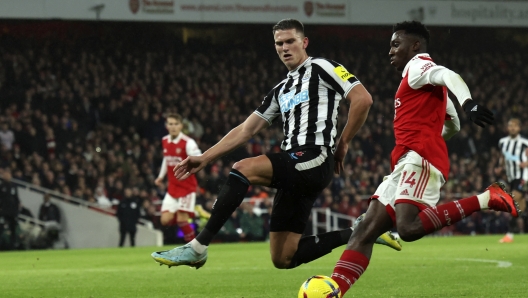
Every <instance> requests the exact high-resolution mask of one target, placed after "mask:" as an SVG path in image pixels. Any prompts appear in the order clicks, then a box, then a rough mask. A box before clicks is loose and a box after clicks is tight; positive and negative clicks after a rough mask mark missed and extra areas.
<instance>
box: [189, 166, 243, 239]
mask: <svg viewBox="0 0 528 298" xmlns="http://www.w3.org/2000/svg"><path fill="white" fill-rule="evenodd" d="M249 185H250V183H249V180H248V179H247V178H246V177H245V176H244V175H243V174H242V173H240V172H239V171H237V170H235V169H231V173H229V177H228V178H227V181H226V183H225V184H224V186H223V187H222V189H220V193H219V194H218V198H217V199H216V201H215V202H214V204H213V210H212V212H211V218H210V219H209V221H208V222H207V224H206V225H205V228H204V229H203V230H202V231H201V232H200V234H198V236H196V240H197V241H198V242H200V244H203V245H209V244H210V243H211V240H213V237H214V236H215V235H216V234H217V233H218V231H220V229H221V228H222V226H224V224H225V222H226V221H227V220H228V219H229V217H230V216H231V214H232V213H233V212H234V211H235V210H236V208H238V206H240V203H242V201H243V200H244V197H245V196H246V193H247V191H248V188H249Z"/></svg>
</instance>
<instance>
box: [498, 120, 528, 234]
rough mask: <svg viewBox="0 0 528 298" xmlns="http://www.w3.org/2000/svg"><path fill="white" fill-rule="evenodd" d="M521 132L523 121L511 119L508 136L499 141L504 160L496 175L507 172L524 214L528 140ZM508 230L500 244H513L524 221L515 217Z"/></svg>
mask: <svg viewBox="0 0 528 298" xmlns="http://www.w3.org/2000/svg"><path fill="white" fill-rule="evenodd" d="M520 132H521V121H520V120H519V119H517V118H512V119H510V121H508V136H507V137H504V138H502V139H500V140H499V149H500V150H501V152H502V158H501V159H500V166H499V167H498V168H497V169H495V171H496V174H500V173H501V172H502V171H503V170H504V172H506V177H507V179H508V182H509V183H510V191H511V192H512V194H513V198H514V199H515V201H516V202H517V203H518V204H519V208H520V209H521V213H524V211H525V209H526V199H525V198H524V193H525V186H526V185H525V184H526V182H527V181H528V156H527V155H528V139H526V138H524V137H522V136H521V135H520ZM508 230H509V231H508V233H506V235H504V237H502V239H500V240H499V242H501V243H508V242H513V233H514V232H516V231H518V232H519V233H523V232H524V219H523V218H522V217H518V218H515V217H513V218H512V219H511V221H510V225H509V227H508Z"/></svg>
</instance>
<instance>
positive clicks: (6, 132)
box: [0, 122, 15, 150]
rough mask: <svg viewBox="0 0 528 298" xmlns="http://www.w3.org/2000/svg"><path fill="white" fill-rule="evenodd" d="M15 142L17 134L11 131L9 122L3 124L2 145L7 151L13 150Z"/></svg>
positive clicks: (0, 133)
mask: <svg viewBox="0 0 528 298" xmlns="http://www.w3.org/2000/svg"><path fill="white" fill-rule="evenodd" d="M14 142H15V134H14V133H13V131H12V130H10V129H9V126H8V125H7V122H3V123H2V124H1V125H0V143H1V145H4V146H5V148H6V149H7V150H11V149H12V148H13V143H14Z"/></svg>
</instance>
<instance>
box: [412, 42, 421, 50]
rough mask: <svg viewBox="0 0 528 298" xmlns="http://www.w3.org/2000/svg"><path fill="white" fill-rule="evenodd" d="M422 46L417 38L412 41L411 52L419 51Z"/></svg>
mask: <svg viewBox="0 0 528 298" xmlns="http://www.w3.org/2000/svg"><path fill="white" fill-rule="evenodd" d="M421 48H422V43H421V42H420V40H419V39H417V40H416V41H415V42H414V43H413V46H412V50H413V52H418V51H420V50H421Z"/></svg>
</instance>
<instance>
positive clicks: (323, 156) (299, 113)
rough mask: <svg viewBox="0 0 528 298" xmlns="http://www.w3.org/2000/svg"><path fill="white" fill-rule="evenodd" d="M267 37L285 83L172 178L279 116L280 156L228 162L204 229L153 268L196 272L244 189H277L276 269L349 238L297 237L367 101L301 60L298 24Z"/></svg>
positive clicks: (337, 75)
mask: <svg viewBox="0 0 528 298" xmlns="http://www.w3.org/2000/svg"><path fill="white" fill-rule="evenodd" d="M273 37H274V44H275V50H276V51H277V54H278V55H279V58H280V59H281V61H282V62H283V63H284V65H285V66H286V68H287V69H288V71H289V72H288V73H287V75H286V78H285V79H284V80H283V81H282V82H280V83H279V84H278V85H277V86H275V87H274V88H273V89H271V91H270V92H269V93H268V95H266V97H264V100H263V101H262V105H261V106H260V107H259V108H257V110H256V111H255V112H254V113H252V114H251V115H250V116H249V117H248V118H247V119H246V120H245V121H244V122H243V123H242V124H240V125H239V126H237V127H236V128H234V129H233V130H231V131H230V132H229V133H228V134H227V135H226V136H225V137H224V138H223V139H222V140H220V141H219V142H218V143H217V144H216V145H214V146H213V147H211V148H210V149H209V150H207V151H206V152H204V153H203V154H202V155H199V156H191V157H188V158H187V159H185V160H184V161H182V162H181V163H180V164H179V165H178V166H177V167H176V168H175V169H176V170H175V171H176V172H175V173H176V177H177V178H178V179H185V178H187V177H189V175H191V174H194V173H196V172H198V171H200V170H201V169H203V168H204V167H205V166H206V165H207V164H208V163H210V162H212V161H214V160H216V159H218V158H220V157H221V156H223V155H225V154H227V153H229V152H231V151H232V150H234V149H235V148H237V147H239V146H241V145H243V144H245V143H246V142H247V141H249V140H250V139H251V138H252V137H253V135H255V134H257V133H258V132H259V131H261V130H263V129H265V128H267V127H268V126H269V125H271V123H272V122H273V120H275V119H277V118H278V117H281V118H282V121H283V132H284V140H283V142H282V144H281V149H282V151H281V152H279V153H269V154H266V155H260V156H257V157H253V158H246V159H244V160H241V161H239V162H237V163H235V164H234V165H233V169H232V170H231V172H230V175H229V176H228V179H227V182H226V184H225V185H224V186H223V187H222V189H221V190H220V193H219V194H218V199H217V200H216V201H215V203H214V205H213V210H212V212H211V218H210V219H209V221H208V222H207V224H206V226H205V228H204V229H203V230H202V231H201V232H200V234H199V235H198V236H197V237H196V239H194V240H193V241H191V242H189V243H188V244H186V245H184V246H181V247H177V248H174V249H172V250H168V251H160V252H154V253H152V257H153V258H154V259H155V260H156V261H157V262H159V263H161V264H166V265H169V266H178V265H189V266H192V267H196V268H200V267H201V266H203V265H204V264H205V261H206V260H207V247H208V245H209V244H210V243H211V240H212V239H213V237H214V236H215V235H216V234H217V233H218V231H219V230H220V228H222V226H223V225H224V223H225V222H226V221H227V219H228V218H229V217H230V216H231V214H232V213H233V211H234V210H235V209H236V208H237V207H238V206H239V205H240V203H241V202H242V200H243V199H244V197H245V195H246V193H247V190H248V188H249V186H250V185H262V186H269V187H273V188H276V189H277V194H276V196H275V199H274V200H273V210H272V213H271V218H270V252H271V259H272V262H273V264H274V265H275V267H277V268H280V269H287V268H294V267H297V266H299V265H300V264H303V263H308V262H310V261H312V260H315V259H317V258H319V257H321V256H323V255H326V254H328V253H330V252H331V251H332V249H334V248H336V247H338V246H341V245H344V244H346V243H347V241H348V239H349V238H350V235H351V233H352V230H351V229H345V230H342V231H333V232H328V233H324V234H319V235H312V236H306V237H302V238H301V236H302V234H303V231H304V230H305V227H306V223H307V221H308V217H309V216H310V211H311V209H312V205H313V203H314V201H315V199H316V198H317V196H318V195H319V194H320V193H321V191H322V190H323V189H324V188H325V187H327V186H328V184H329V183H330V180H331V179H332V177H333V172H334V171H335V172H336V173H339V172H340V171H342V169H343V159H344V157H345V155H346V152H347V150H348V143H349V142H350V141H351V140H352V137H354V135H355V134H356V132H357V131H358V130H359V128H360V127H361V126H362V125H363V123H364V122H365V120H366V118H367V114H368V111H369V109H370V106H371V104H372V98H371V96H370V94H369V93H368V92H367V90H366V89H365V88H364V87H363V85H362V84H361V83H360V82H359V80H358V79H357V78H356V76H354V75H353V74H351V73H349V72H348V71H347V70H346V68H345V67H343V66H342V65H341V64H339V63H336V62H334V61H331V60H327V59H324V58H314V57H310V56H308V54H307V53H306V48H307V47H308V38H307V37H306V36H305V35H304V26H303V24H302V23H301V22H299V21H297V20H294V19H285V20H282V21H280V22H278V23H277V24H276V25H275V26H273ZM255 71H258V70H255ZM342 99H345V100H347V101H348V102H350V108H349V112H348V120H347V123H346V125H345V127H344V129H343V132H342V134H341V136H340V138H339V139H338V140H336V137H337V115H338V108H339V102H340V101H341V100H342ZM248 261H251V260H248Z"/></svg>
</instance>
